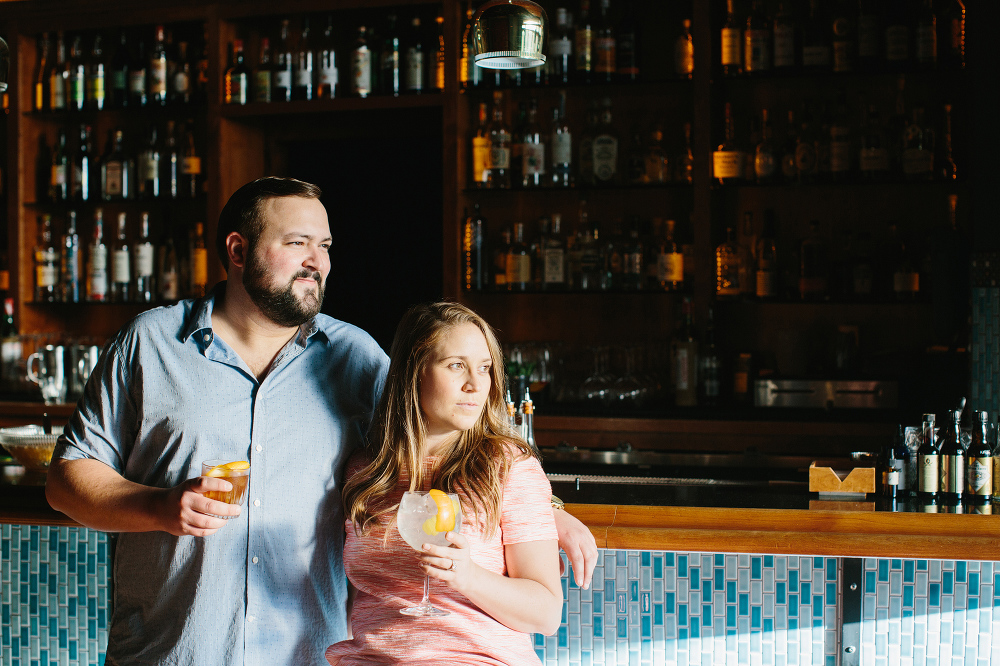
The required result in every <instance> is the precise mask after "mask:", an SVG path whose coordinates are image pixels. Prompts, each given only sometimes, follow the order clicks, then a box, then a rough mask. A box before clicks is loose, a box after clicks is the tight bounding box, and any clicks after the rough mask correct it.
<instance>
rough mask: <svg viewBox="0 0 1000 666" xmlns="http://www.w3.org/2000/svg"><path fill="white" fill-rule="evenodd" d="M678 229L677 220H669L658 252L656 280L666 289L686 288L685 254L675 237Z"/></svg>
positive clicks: (678, 289)
mask: <svg viewBox="0 0 1000 666" xmlns="http://www.w3.org/2000/svg"><path fill="white" fill-rule="evenodd" d="M654 222H655V220H654ZM676 229H677V222H676V221H674V220H667V222H666V231H665V233H664V235H663V237H662V238H661V239H660V241H659V247H658V249H657V252H656V282H657V283H658V284H659V286H660V289H662V290H664V291H680V290H681V289H683V288H684V254H683V253H682V252H681V250H680V247H679V246H678V245H677V241H676V240H675V237H674V236H675V234H676Z"/></svg>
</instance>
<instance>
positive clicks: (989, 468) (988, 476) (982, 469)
mask: <svg viewBox="0 0 1000 666" xmlns="http://www.w3.org/2000/svg"><path fill="white" fill-rule="evenodd" d="M968 475H969V484H968V486H969V492H970V493H972V494H973V495H980V496H982V495H987V496H988V495H992V494H993V458H992V456H991V457H989V458H971V457H970V458H969V472H968Z"/></svg>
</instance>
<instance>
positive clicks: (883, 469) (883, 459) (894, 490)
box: [878, 442, 899, 501]
mask: <svg viewBox="0 0 1000 666" xmlns="http://www.w3.org/2000/svg"><path fill="white" fill-rule="evenodd" d="M897 463H898V460H897V458H896V445H895V442H889V443H887V444H886V445H885V446H883V447H882V453H881V455H880V456H879V464H878V467H879V475H880V478H881V480H882V493H881V494H882V497H883V498H884V499H887V500H892V501H895V500H896V498H897V496H898V495H899V467H898V465H897Z"/></svg>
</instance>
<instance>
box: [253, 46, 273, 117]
mask: <svg viewBox="0 0 1000 666" xmlns="http://www.w3.org/2000/svg"><path fill="white" fill-rule="evenodd" d="M271 73H272V72H271V40H270V39H268V38H267V37H261V39H260V57H259V59H258V60H257V67H256V68H255V69H254V72H253V101H255V102H270V101H271Z"/></svg>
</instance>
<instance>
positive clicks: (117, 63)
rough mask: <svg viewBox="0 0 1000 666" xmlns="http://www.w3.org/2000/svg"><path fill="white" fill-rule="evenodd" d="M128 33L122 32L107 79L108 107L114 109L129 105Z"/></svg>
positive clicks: (112, 57)
mask: <svg viewBox="0 0 1000 666" xmlns="http://www.w3.org/2000/svg"><path fill="white" fill-rule="evenodd" d="M126 39H127V37H126V33H125V31H124V30H122V31H121V33H120V34H119V37H118V45H117V47H116V48H115V52H114V55H112V56H111V64H110V65H109V67H110V70H111V71H110V72H108V74H107V77H108V80H109V81H110V84H109V85H107V86H106V92H107V96H108V100H107V103H108V106H110V107H111V108H113V109H121V108H124V107H125V106H126V105H127V104H128V90H129V88H128V82H129V72H128V68H129V52H128V43H127V42H126Z"/></svg>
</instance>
